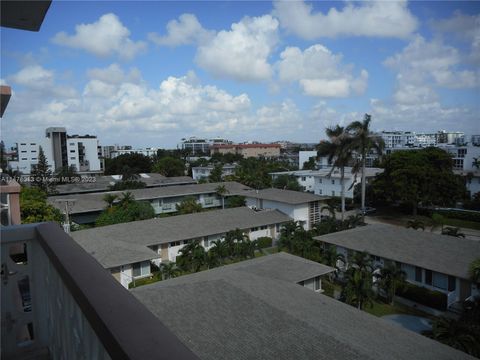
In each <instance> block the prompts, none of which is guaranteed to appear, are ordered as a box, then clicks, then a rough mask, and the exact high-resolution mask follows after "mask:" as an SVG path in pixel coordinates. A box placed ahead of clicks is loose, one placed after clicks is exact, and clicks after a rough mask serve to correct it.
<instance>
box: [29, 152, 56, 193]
mask: <svg viewBox="0 0 480 360" xmlns="http://www.w3.org/2000/svg"><path fill="white" fill-rule="evenodd" d="M52 175H53V174H52V170H50V168H49V166H48V162H47V157H46V156H45V153H44V152H43V149H42V147H41V146H40V149H39V151H38V163H37V165H34V166H33V169H32V173H31V178H32V179H33V181H32V185H33V186H35V187H37V188H39V189H40V190H41V191H43V192H45V193H46V194H53V193H54V192H55V181H54V180H55V179H54V178H53V176H52Z"/></svg>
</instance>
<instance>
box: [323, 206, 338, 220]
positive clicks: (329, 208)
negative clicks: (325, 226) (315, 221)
mask: <svg viewBox="0 0 480 360" xmlns="http://www.w3.org/2000/svg"><path fill="white" fill-rule="evenodd" d="M324 210H326V211H328V213H329V214H330V217H331V218H332V219H335V218H336V216H335V205H334V204H333V203H329V204H327V205H324V206H322V207H321V208H320V215H321V214H322V213H323V211H324Z"/></svg>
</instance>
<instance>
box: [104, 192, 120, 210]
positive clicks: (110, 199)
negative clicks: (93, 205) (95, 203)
mask: <svg viewBox="0 0 480 360" xmlns="http://www.w3.org/2000/svg"><path fill="white" fill-rule="evenodd" d="M102 199H103V201H105V202H106V203H107V204H108V207H109V208H111V207H113V203H114V202H115V200H117V199H118V195H116V194H105V195H104V196H103V198H102Z"/></svg>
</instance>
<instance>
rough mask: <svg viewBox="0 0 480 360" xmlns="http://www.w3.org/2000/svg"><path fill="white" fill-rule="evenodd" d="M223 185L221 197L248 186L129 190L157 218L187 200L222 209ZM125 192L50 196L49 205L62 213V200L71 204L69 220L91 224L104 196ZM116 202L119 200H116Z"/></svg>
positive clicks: (215, 185) (207, 207) (163, 187)
mask: <svg viewBox="0 0 480 360" xmlns="http://www.w3.org/2000/svg"><path fill="white" fill-rule="evenodd" d="M221 185H223V186H225V189H226V190H227V192H226V193H225V194H224V197H228V196H231V195H234V194H237V193H239V192H242V191H245V190H249V189H250V188H249V187H248V186H245V185H242V184H240V183H237V182H221V183H208V184H191V185H188V184H186V185H172V186H161V187H152V188H143V189H132V190H128V191H129V192H130V193H131V194H132V195H133V197H134V198H135V200H138V201H147V202H149V203H150V204H151V205H152V207H153V209H154V210H155V214H156V215H160V214H173V213H175V212H177V208H176V205H177V204H180V203H181V202H182V201H183V200H185V199H186V198H189V197H193V198H195V200H196V201H197V202H198V203H199V204H200V205H202V207H203V208H206V209H211V208H218V207H221V206H222V202H223V201H224V200H225V199H222V198H221V196H220V195H218V194H217V190H216V189H217V188H218V187H219V186H221ZM123 192H124V191H107V192H95V193H83V194H82V193H78V194H71V195H55V196H49V197H48V202H49V203H50V204H52V205H53V206H55V207H57V208H58V209H59V210H60V211H62V212H64V211H65V204H64V203H65V201H67V200H68V201H70V202H71V203H73V206H71V207H70V208H69V214H70V218H71V220H72V221H73V222H74V223H76V224H91V223H94V222H95V220H96V219H97V217H98V216H99V215H100V214H101V213H102V212H103V211H104V210H105V208H106V206H107V203H106V202H105V201H104V200H103V198H104V196H105V195H106V194H114V195H118V197H119V198H121V197H122V193H123ZM117 201H119V199H118V200H117Z"/></svg>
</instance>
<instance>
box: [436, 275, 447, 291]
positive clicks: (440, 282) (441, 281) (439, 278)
mask: <svg viewBox="0 0 480 360" xmlns="http://www.w3.org/2000/svg"><path fill="white" fill-rule="evenodd" d="M432 284H433V286H435V287H437V288H439V289H443V290H447V287H448V276H447V275H445V274H442V273H438V272H433V281H432Z"/></svg>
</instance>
